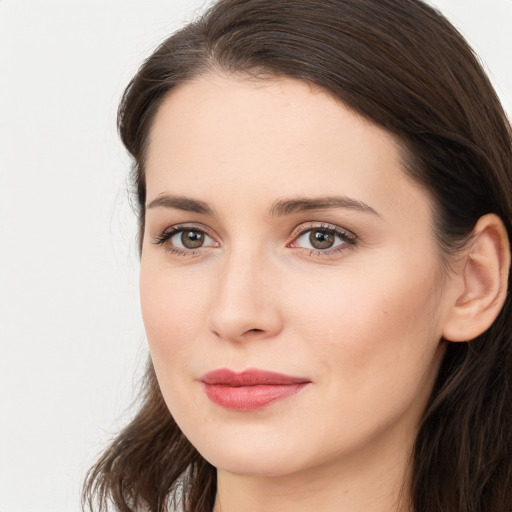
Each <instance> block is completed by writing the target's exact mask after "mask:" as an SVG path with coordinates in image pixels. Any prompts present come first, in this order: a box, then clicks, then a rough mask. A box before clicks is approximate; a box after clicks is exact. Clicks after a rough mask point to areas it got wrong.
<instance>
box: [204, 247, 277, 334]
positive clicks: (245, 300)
mask: <svg viewBox="0 0 512 512" xmlns="http://www.w3.org/2000/svg"><path fill="white" fill-rule="evenodd" d="M249 245H250V244H249ZM270 260H271V258H269V257H268V256H265V254H264V251H263V250H261V249H259V250H258V249H255V248H254V247H247V245H246V246H238V247H233V248H232V249H231V250H230V251H229V252H228V253H227V254H226V256H225V258H223V261H222V264H221V265H220V266H219V274H218V276H217V282H216V287H215V292H214V296H213V298H212V304H211V311H210V325H209V328H210V330H211V331H212V332H214V333H215V334H216V335H217V336H219V337H221V338H225V339H232V340H240V339H243V338H246V337H248V335H249V334H251V337H254V335H255V334H258V335H259V337H265V336H271V335H274V334H276V333H277V332H278V331H279V330H280V328H281V316H280V308H279V303H278V302H279V301H278V300H277V296H276V295H277V294H276V291H277V290H276V289H275V286H277V283H278V281H279V279H278V275H277V270H276V269H275V268H274V265H272V262H271V261H270Z"/></svg>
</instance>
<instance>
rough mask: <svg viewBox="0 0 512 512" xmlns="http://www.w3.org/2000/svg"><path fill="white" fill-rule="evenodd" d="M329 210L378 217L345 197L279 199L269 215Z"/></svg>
mask: <svg viewBox="0 0 512 512" xmlns="http://www.w3.org/2000/svg"><path fill="white" fill-rule="evenodd" d="M329 208H346V209H349V210H357V211H360V212H365V213H371V214H373V215H377V217H380V215H379V214H378V213H377V211H376V210H374V209H373V208H372V207H371V206H369V205H367V204H366V203H363V202H362V201H358V200H356V199H351V198H350V197H346V196H325V197H315V198H307V197H298V198H294V199H281V200H278V201H276V202H275V203H274V204H273V205H272V207H271V208H270V215H272V216H275V217H280V216H284V215H291V214H292V213H297V212H305V211H309V210H325V209H329Z"/></svg>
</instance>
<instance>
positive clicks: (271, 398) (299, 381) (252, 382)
mask: <svg viewBox="0 0 512 512" xmlns="http://www.w3.org/2000/svg"><path fill="white" fill-rule="evenodd" d="M199 380H200V381H201V382H202V383H203V384H204V389H205V392H206V395H207V396H208V398H209V399H210V400H211V401H212V402H214V403H215V404H217V405H220V406H221V407H223V408H225V409H229V410H233V411H255V410H257V409H261V408H263V407H265V406H267V405H270V404H271V403H274V402H276V401H278V400H283V399H285V398H288V397H290V396H293V395H295V394H296V393H298V392H299V391H300V390H301V389H303V388H304V387H305V386H307V385H308V384H311V380H309V379H306V378H303V377H292V376H289V375H283V374H281V373H275V372H269V371H265V370H257V369H250V370H245V371H243V372H241V373H237V372H234V371H232V370H228V369H219V370H213V371H211V372H208V373H206V374H205V375H203V376H202V377H201V378H200V379H199Z"/></svg>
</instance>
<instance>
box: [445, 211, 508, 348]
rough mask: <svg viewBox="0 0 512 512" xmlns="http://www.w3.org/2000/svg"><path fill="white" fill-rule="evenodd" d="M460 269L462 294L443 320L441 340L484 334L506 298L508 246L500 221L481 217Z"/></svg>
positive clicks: (470, 338)
mask: <svg viewBox="0 0 512 512" xmlns="http://www.w3.org/2000/svg"><path fill="white" fill-rule="evenodd" d="M459 268H460V269H461V270H460V271H458V272H460V275H459V277H458V278H457V279H460V280H461V287H460V288H459V290H460V289H462V292H460V293H458V295H457V297H456V301H455V303H454V305H453V307H452V309H451V311H450V312H449V314H448V317H447V318H446V321H445V323H444V329H443V338H444V339H446V340H448V341H469V340H472V339H474V338H476V337H477V336H479V335H480V334H482V333H483V332H484V331H486V330H487V329H488V328H489V327H490V326H491V325H492V323H493V322H494V320H495V319H496V317H497V316H498V314H499V312H500V311H501V308H502V307H503V304H504V303H505V298H506V296H507V284H508V275H509V269H510V245H509V240H508V236H507V231H506V229H505V226H504V225H503V222H502V220H501V219H500V218H499V217H498V216H497V215H494V214H488V215H484V216H483V217H481V218H480V219H479V220H478V222H477V223H476V225H475V228H474V229H473V234H472V238H471V241H470V244H469V248H468V249H467V250H466V251H465V253H464V258H463V261H462V262H461V266H460V267H459Z"/></svg>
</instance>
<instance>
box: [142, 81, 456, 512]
mask: <svg viewBox="0 0 512 512" xmlns="http://www.w3.org/2000/svg"><path fill="white" fill-rule="evenodd" d="M431 226H432V206H431V201H430V198H429V196H428V194H427V193H426V192H425V191H424V190H423V189H422V188H421V187H420V186H419V185H417V184H416V183H414V182H412V181H411V179H410V178H408V177H407V175H406V174H405V173H404V171H403V170H402V163H401V151H400V146H399V144H398V143H397V141H396V140H395V138H394V137H393V136H392V135H390V134H388V133H387V132H385V131H384V130H382V129H380V128H379V127H377V126H375V125H372V124H371V123H369V122H367V121H365V120H363V119H361V118H360V117H358V116H356V115H354V114H353V113H352V112H351V111H349V110H348V109H347V108H345V107H344V106H343V105H342V104H340V103H339V102H337V101H335V100H334V99H333V98H332V97H331V96H329V95H328V94H326V93H325V92H323V91H321V90H319V89H314V88H312V87H311V86H309V85H308V84H305V83H302V82H299V81H295V80H291V79H284V78H283V79H277V78H276V79H274V80H268V81H265V82H258V81H251V80H248V79H246V78H240V77H229V76H228V77H226V76H221V75H208V76H205V77H201V78H199V79H197V80H196V81H194V82H191V83H189V84H186V85H184V86H181V87H179V88H177V89H176V90H174V91H173V92H172V93H171V94H170V95H169V96H168V98H167V99H166V101H165V102H164V103H163V105H162V106H161V107H160V109H159V111H158V113H157V116H156V119H155V122H154V125H153V128H152V131H151V137H150V145H149V149H148V160H147V210H146V226H145V233H144V242H143V252H142V261H141V303H142V310H143V317H144V322H145V326H146V331H147V335H148V341H149V345H150V350H151V354H152V358H153V363H154V366H155V370H156V373H157V377H158V380H159V383H160V386H161V389H162V392H163V395H164V398H165V400H166V403H167V405H168V407H169V409H170V410H171V412H172V414H173V416H174V418H175V419H176V421H177V423H178V425H179V426H180V428H181V429H182V430H183V432H184V433H185V435H186V436H187V437H188V438H189V440H190V441H191V442H192V444H193V445H194V446H195V447H196V448H197V449H198V450H199V452H200V453H201V454H202V455H203V456H204V457H205V458H206V459H207V460H208V461H209V462H210V463H211V464H213V465H214V466H215V467H216V468H217V470H218V495H217V500H216V504H215V509H214V511H215V512H239V511H241V510H243V511H244V512H274V511H275V512H277V511H279V512H288V511H290V512H291V511H293V512H309V511H315V512H316V511H318V510H322V511H323V512H330V511H333V512H334V511H337V512H338V511H340V510H343V511H345V512H363V511H364V512H368V511H369V510H371V511H372V512H391V511H392V512H396V511H401V512H406V511H407V510H410V508H409V506H408V498H409V496H408V461H409V457H410V453H411V449H412V446H413V443H414V439H415V436H416V434H417V431H418V428H419V422H420V418H421V415H422V413H423V411H424V408H425V405H426V402H427V400H428V397H429V395H430V392H431V389H432V386H433V383H434V380H435V376H436V374H437V371H438V368H439V364H440V361H441V359H442V355H443V353H444V343H442V342H441V341H440V340H441V338H442V336H443V333H444V331H445V329H448V328H453V327H454V307H455V305H456V304H460V300H461V297H462V296H463V294H464V290H465V281H464V273H463V270H464V264H463V263H460V264H459V266H458V267H456V268H454V271H453V272H452V273H450V274H448V273H446V271H445V270H444V267H443V265H442V262H441V255H440V250H439V248H438V246H437V245H436V242H435V240H434V237H433V234H432V227H431ZM220 368H221V369H230V370H232V371H234V372H242V371H244V370H247V369H254V368H257V369H261V370H266V371H272V372H278V373H280V374H284V375H287V376H293V377H300V378H302V379H304V380H305V381H307V385H305V386H304V387H303V388H301V390H300V391H299V392H297V393H296V394H293V395H292V396H289V397H286V398H283V399H280V400H277V401H274V402H272V403H270V404H268V405H265V406H264V407H259V408H255V409H252V410H233V409H229V408H226V407H223V406H220V405H219V404H218V403H215V402H212V400H211V399H210V398H209V396H208V395H207V393H205V384H204V382H202V381H201V379H202V376H204V375H205V374H206V373H208V372H211V371H213V370H216V369H220Z"/></svg>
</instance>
